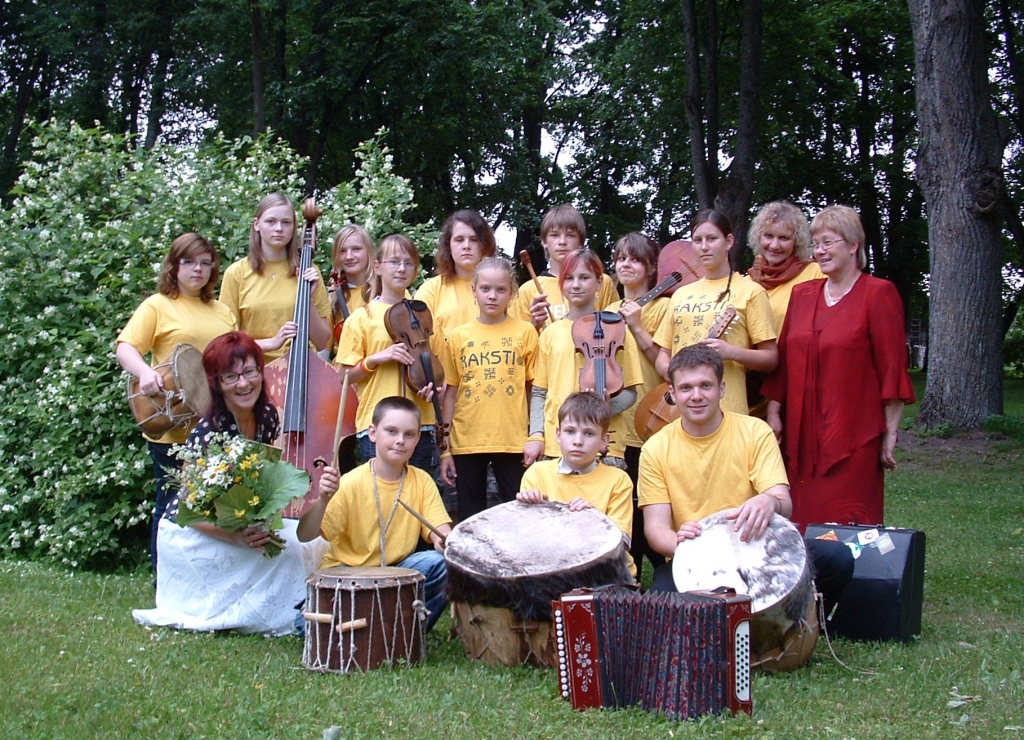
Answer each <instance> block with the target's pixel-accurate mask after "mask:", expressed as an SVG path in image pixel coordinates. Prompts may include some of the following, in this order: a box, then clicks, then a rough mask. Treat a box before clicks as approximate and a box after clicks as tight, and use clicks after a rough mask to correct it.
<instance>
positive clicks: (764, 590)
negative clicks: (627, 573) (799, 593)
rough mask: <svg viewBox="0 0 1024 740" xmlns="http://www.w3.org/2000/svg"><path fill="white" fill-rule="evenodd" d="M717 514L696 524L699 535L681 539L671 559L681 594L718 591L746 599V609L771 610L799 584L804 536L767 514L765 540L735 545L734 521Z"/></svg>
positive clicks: (804, 561) (804, 563) (803, 562)
mask: <svg viewBox="0 0 1024 740" xmlns="http://www.w3.org/2000/svg"><path fill="white" fill-rule="evenodd" d="M725 514H726V512H718V513H717V514H712V515H711V516H709V517H706V518H704V519H703V520H702V521H701V522H700V526H701V534H700V536H699V537H695V538H694V539H692V540H683V541H682V542H680V543H679V545H678V546H677V547H676V553H675V556H674V557H673V558H672V580H673V581H675V584H676V588H677V589H679V590H680V591H706V590H712V589H716V588H718V587H719V586H728V587H730V588H734V589H736V593H739V594H747V595H748V596H750V600H751V602H752V603H751V610H752V611H753V612H755V613H757V612H762V611H764V610H766V609H770V608H771V607H773V606H775V604H777V603H778V602H780V601H781V600H782V599H784V598H786V596H787V595H788V594H789V593H790V592H791V591H792V590H793V589H794V588H795V587H796V586H797V585H798V584H799V583H800V581H801V579H802V578H803V576H804V572H805V571H806V570H807V549H806V548H805V546H804V540H803V537H801V536H800V532H799V531H798V530H797V528H796V527H794V526H793V525H792V524H791V523H790V522H789V520H787V519H784V518H782V517H780V516H779V515H778V514H774V515H772V518H771V521H770V522H769V523H768V529H767V530H766V531H765V533H764V536H762V537H761V539H759V540H754V541H753V542H742V541H740V535H739V532H735V531H734V527H735V521H732V520H727V519H726V518H725Z"/></svg>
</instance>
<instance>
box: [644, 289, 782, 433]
mask: <svg viewBox="0 0 1024 740" xmlns="http://www.w3.org/2000/svg"><path fill="white" fill-rule="evenodd" d="M728 281H729V279H728V278H720V279H718V280H708V279H707V278H701V279H700V280H698V281H696V282H694V283H690V284H689V285H683V286H682V287H680V288H679V289H678V290H677V291H676V292H675V293H674V294H673V296H672V308H671V310H670V311H669V312H668V314H667V315H666V316H665V319H664V320H663V321H662V323H661V326H660V327H658V333H657V334H655V335H654V341H655V342H657V344H658V346H659V347H664V348H666V349H668V350H669V351H670V352H671V353H672V354H673V355H674V354H675V353H676V352H678V351H679V350H681V349H682V348H683V347H688V346H690V345H691V344H696V343H697V342H699V341H700V340H702V339H706V338H707V334H708V329H710V328H711V324H712V323H714V321H715V319H716V318H717V317H718V315H719V314H720V313H721V312H722V311H723V310H725V308H726V306H733V307H734V308H735V309H736V320H735V321H733V323H732V325H731V326H730V327H729V330H728V331H727V332H726V333H725V336H723V337H722V339H724V340H725V341H727V342H728V343H729V344H731V345H733V346H735V347H742V348H744V349H750V348H751V347H753V346H754V345H755V344H757V343H758V342H766V341H768V340H769V339H778V333H777V332H776V330H775V319H774V318H773V317H772V307H771V304H770V303H769V302H768V294H767V293H766V292H765V290H764V288H762V287H761V286H760V285H758V284H757V283H755V282H754V281H753V280H751V279H750V278H748V277H747V276H746V275H740V274H739V273H734V274H733V276H732V285H731V286H730V292H729V295H728V296H726V298H725V300H724V301H723V302H722V303H716V302H715V299H716V298H718V295H719V294H720V293H721V292H722V291H723V290H725V286H726V284H727V283H728ZM722 408H723V409H725V410H726V411H735V412H736V413H737V414H746V413H747V412H748V408H747V371H746V368H744V367H743V365H741V364H739V363H738V362H733V361H732V360H726V361H725V398H724V399H723V400H722Z"/></svg>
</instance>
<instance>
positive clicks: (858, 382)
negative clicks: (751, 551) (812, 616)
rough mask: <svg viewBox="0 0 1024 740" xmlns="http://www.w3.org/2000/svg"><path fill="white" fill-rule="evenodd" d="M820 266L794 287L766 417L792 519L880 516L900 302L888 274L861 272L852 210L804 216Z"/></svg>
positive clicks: (902, 383) (896, 392)
mask: <svg viewBox="0 0 1024 740" xmlns="http://www.w3.org/2000/svg"><path fill="white" fill-rule="evenodd" d="M811 239H812V242H813V243H812V246H813V249H814V256H815V259H816V260H817V261H818V265H819V266H820V267H821V271H822V273H824V275H825V279H824V280H820V279H819V280H811V281H809V282H806V283H802V284H800V285H797V286H795V287H794V288H793V296H792V299H791V300H790V304H789V311H788V312H787V314H786V323H785V325H784V327H783V329H782V335H781V337H780V338H779V366H778V369H777V370H776V371H775V372H774V373H773V374H772V375H771V376H769V378H768V380H767V381H766V382H765V385H764V388H763V392H764V394H765V395H766V396H767V397H768V398H769V399H770V402H769V404H768V423H769V424H770V425H771V427H772V429H773V430H774V431H775V434H776V436H777V437H779V439H780V441H781V442H782V449H783V453H784V456H785V458H786V469H787V472H788V473H789V482H790V488H791V493H792V498H793V517H792V519H793V521H794V522H796V523H799V524H807V523H811V522H839V523H843V524H845V523H850V522H852V523H857V524H881V523H882V522H883V489H884V484H885V479H884V471H885V469H890V470H891V469H892V468H895V467H896V459H895V458H894V457H893V450H894V449H895V447H896V438H897V433H898V429H899V422H900V415H901V414H902V413H903V405H904V404H905V403H913V402H914V388H913V386H912V385H911V383H910V376H909V375H908V373H907V345H906V336H905V333H904V329H903V304H902V302H901V301H900V297H899V294H898V293H897V292H896V288H895V287H893V285H892V283H890V282H889V281H887V280H882V279H880V278H876V277H872V276H871V275H867V274H865V273H864V272H863V270H864V269H865V268H866V267H867V253H866V251H865V248H864V229H863V227H862V226H861V223H860V217H859V216H858V215H857V212H856V211H855V210H853V209H852V208H849V207H847V206H832V207H830V208H826V209H825V210H824V211H822V212H821V213H819V214H818V215H817V216H816V217H815V219H814V221H813V222H812V223H811Z"/></svg>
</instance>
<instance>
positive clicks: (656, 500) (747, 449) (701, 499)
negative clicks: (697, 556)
mask: <svg viewBox="0 0 1024 740" xmlns="http://www.w3.org/2000/svg"><path fill="white" fill-rule="evenodd" d="M779 484H784V485H789V478H787V477H786V468H785V466H784V465H783V464H782V453H781V452H780V451H779V445H778V443H777V442H776V441H775V435H774V434H773V433H772V430H771V427H769V426H768V425H767V424H765V423H764V422H763V421H761V420H760V419H755V418H754V417H752V416H744V415H742V414H733V413H730V412H728V411H726V412H725V418H724V419H723V420H722V424H721V426H719V427H718V429H716V430H715V431H714V433H712V434H709V435H708V436H707V437H691V436H690V435H689V434H687V433H686V432H685V431H684V430H683V425H682V423H681V422H673V423H671V424H669V425H668V426H666V427H665V428H664V429H662V430H661V431H659V432H658V433H657V434H655V435H654V436H653V437H651V438H650V439H649V440H647V444H645V445H644V446H643V449H641V450H640V477H639V481H638V483H637V491H638V497H639V503H640V506H641V507H643V506H648V505H650V504H671V505H672V527H673V528H674V529H679V527H680V526H682V524H683V523H684V522H694V521H698V520H700V519H703V518H704V517H706V516H709V515H711V514H714V513H716V512H719V511H722V510H723V509H731V508H735V507H737V506H740V505H741V504H742V503H743V502H744V501H746V500H747V499H749V498H752V497H754V496H756V495H757V494H759V493H764V492H765V491H767V490H768V489H769V488H771V487H772V486H776V485H779Z"/></svg>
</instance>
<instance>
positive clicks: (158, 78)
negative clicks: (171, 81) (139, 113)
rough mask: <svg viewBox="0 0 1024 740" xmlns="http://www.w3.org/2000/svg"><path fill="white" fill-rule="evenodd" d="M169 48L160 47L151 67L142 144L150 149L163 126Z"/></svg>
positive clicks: (154, 144)
mask: <svg viewBox="0 0 1024 740" xmlns="http://www.w3.org/2000/svg"><path fill="white" fill-rule="evenodd" d="M170 55H171V52H170V50H169V49H161V50H160V51H159V52H158V53H157V57H156V66H155V68H154V69H153V86H152V87H151V88H150V91H149V98H150V100H149V113H148V115H147V117H146V141H145V143H144V144H143V146H144V147H145V148H146V149H152V148H153V147H154V146H156V142H157V139H158V138H159V137H160V131H161V130H162V128H163V116H164V110H165V109H166V107H167V106H166V103H165V98H166V97H167V65H168V62H169V60H168V57H170Z"/></svg>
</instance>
